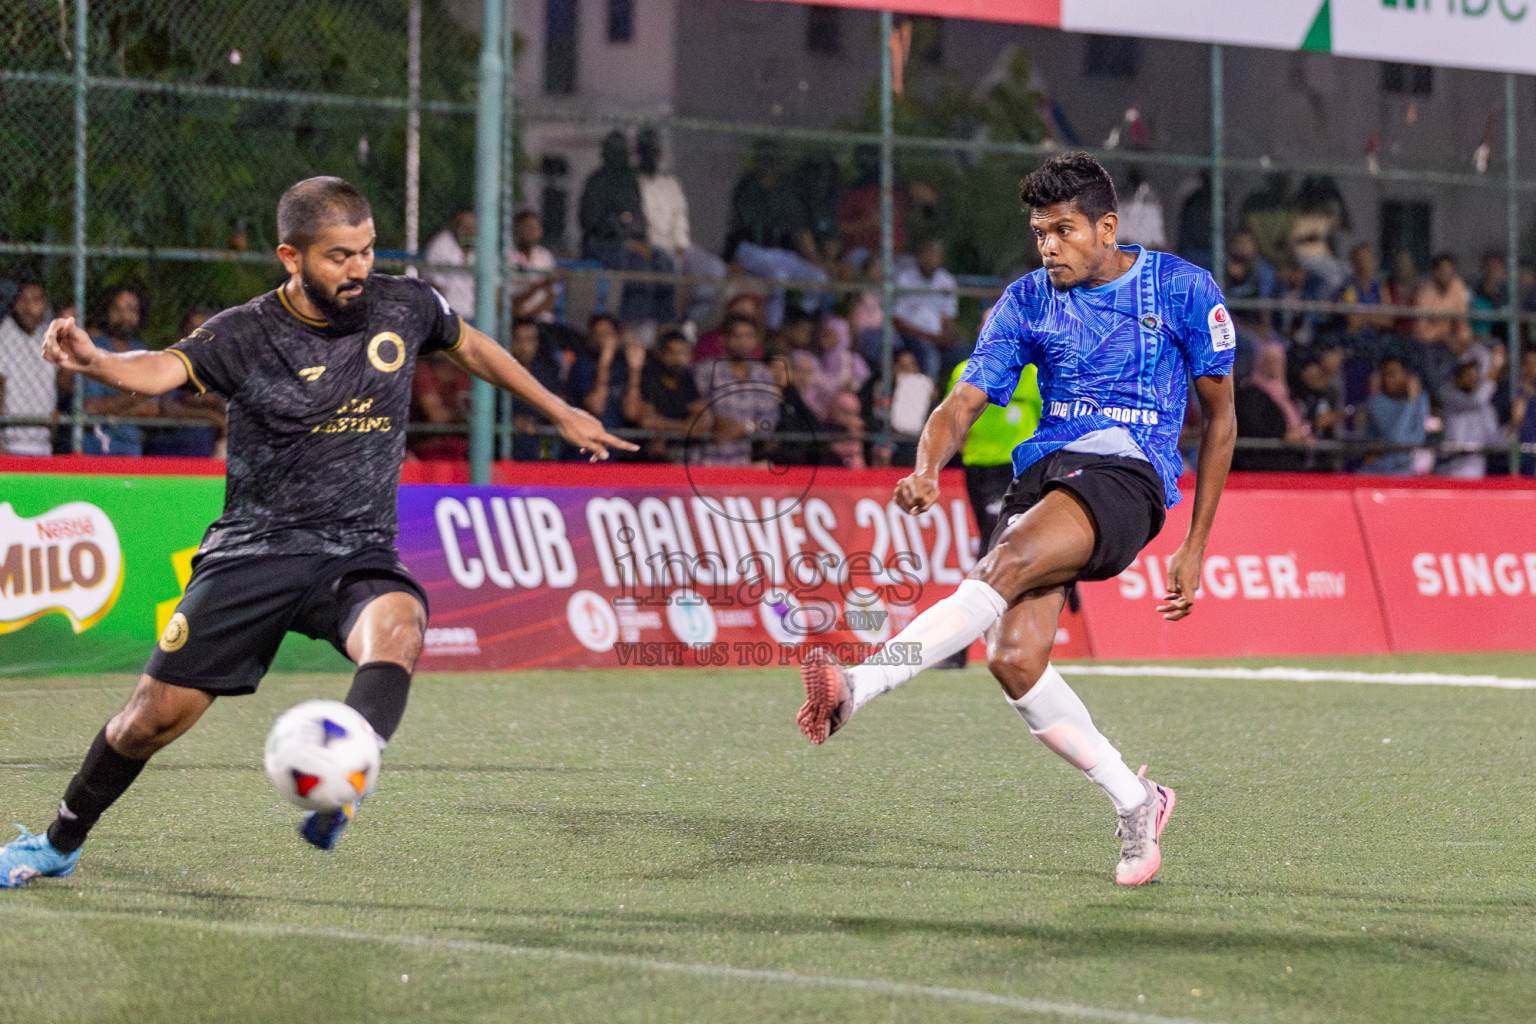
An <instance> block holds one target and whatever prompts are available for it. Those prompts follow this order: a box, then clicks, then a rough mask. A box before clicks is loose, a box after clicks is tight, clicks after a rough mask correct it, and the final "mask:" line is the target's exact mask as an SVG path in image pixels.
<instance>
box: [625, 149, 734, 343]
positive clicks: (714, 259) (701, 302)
mask: <svg viewBox="0 0 1536 1024" xmlns="http://www.w3.org/2000/svg"><path fill="white" fill-rule="evenodd" d="M635 160H636V164H637V168H638V170H639V172H640V174H639V178H640V208H641V210H642V211H643V212H644V214H645V232H646V241H647V242H649V243H650V246H651V248H652V249H653V250H655V251H657V252H664V253H667V254H668V255H670V256H671V257H672V262H673V264H674V265H675V266H676V267H677V271H678V273H680V274H687V275H688V276H689V277H712V278H716V279H718V278H722V277H724V276H725V271H726V266H725V261H724V260H722V259H721V258H720V257H718V256H716V255H715V254H714V253H712V252H709V251H708V250H706V249H701V248H699V247H698V246H696V245H694V244H693V232H692V228H691V226H690V224H689V219H688V198H687V197H686V196H685V195H683V185H682V182H680V181H678V180H677V175H675V174H672V173H671V172H669V171H664V170H662V164H661V139H660V137H658V136H657V134H656V129H654V128H642V129H640V131H639V133H638V134H637V135H636V136H635ZM683 291H684V293H685V294H686V296H687V298H686V299H685V300H684V301H683V315H684V318H685V319H688V320H693V321H695V322H697V321H699V320H702V319H703V318H704V316H705V315H706V314H707V313H708V312H709V308H710V306H711V305H712V304H713V303H714V301H715V296H716V294H717V293H718V292H719V288H718V287H717V286H715V285H708V284H692V285H684V286H683ZM668 319H670V317H669V318H668Z"/></svg>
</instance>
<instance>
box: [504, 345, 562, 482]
mask: <svg viewBox="0 0 1536 1024" xmlns="http://www.w3.org/2000/svg"><path fill="white" fill-rule="evenodd" d="M545 330H546V328H544V327H542V326H541V325H540V324H539V322H538V321H535V320H527V319H519V320H515V321H513V323H512V345H511V350H512V358H514V359H516V360H517V361H518V362H520V363H522V364H523V366H524V368H526V369H527V370H528V372H529V373H531V374H533V376H534V379H535V380H537V381H538V382H539V383H540V384H542V385H544V387H545V388H547V389H548V390H550V391H552V392H554V393H555V394H559V393H560V392H561V391H562V390H563V389H564V385H563V384H562V383H561V381H560V369H561V366H560V360H559V359H558V358H557V357H556V355H555V353H554V346H553V345H551V344H550V342H549V341H548V339H547V338H546V337H545V333H544V332H545ZM547 426H550V422H549V420H548V419H546V418H545V416H544V414H543V413H541V412H539V411H538V410H537V409H535V408H533V406H531V405H529V404H528V403H527V402H526V401H524V400H522V399H520V398H518V397H517V396H516V395H513V396H512V458H513V459H515V460H517V461H518V462H536V461H538V460H540V459H558V458H560V452H561V448H562V442H561V440H560V438H559V437H556V436H553V435H550V434H540V433H539V428H540V427H547Z"/></svg>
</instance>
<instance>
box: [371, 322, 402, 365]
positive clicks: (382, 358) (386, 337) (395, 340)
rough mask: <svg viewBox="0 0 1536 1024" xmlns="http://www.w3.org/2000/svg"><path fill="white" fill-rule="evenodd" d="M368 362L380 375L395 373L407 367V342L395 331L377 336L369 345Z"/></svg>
mask: <svg viewBox="0 0 1536 1024" xmlns="http://www.w3.org/2000/svg"><path fill="white" fill-rule="evenodd" d="M368 361H369V362H370V363H372V364H373V368H374V369H375V370H378V371H379V372H380V373H394V372H395V371H396V370H398V369H400V367H402V366H404V365H405V342H404V341H403V340H401V338H400V335H398V334H396V333H395V332H394V331H384V332H383V333H382V334H375V335H374V336H373V340H372V341H370V342H369V343H368Z"/></svg>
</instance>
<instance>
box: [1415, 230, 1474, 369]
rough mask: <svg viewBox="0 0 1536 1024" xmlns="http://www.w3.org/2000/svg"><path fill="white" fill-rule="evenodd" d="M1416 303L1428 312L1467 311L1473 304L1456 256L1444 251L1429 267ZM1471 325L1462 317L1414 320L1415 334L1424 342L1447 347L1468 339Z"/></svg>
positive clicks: (1416, 297)
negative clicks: (1427, 275)
mask: <svg viewBox="0 0 1536 1024" xmlns="http://www.w3.org/2000/svg"><path fill="white" fill-rule="evenodd" d="M1413 304H1414V306H1416V307H1417V308H1419V309H1422V310H1424V311H1425V312H1428V313H1466V312H1467V311H1468V310H1469V309H1471V306H1472V293H1471V292H1470V291H1468V289H1467V283H1466V282H1465V281H1463V280H1462V279H1461V272H1460V271H1459V270H1457V269H1456V257H1455V256H1453V255H1452V254H1451V253H1448V252H1443V253H1441V254H1440V255H1438V256H1436V257H1435V261H1434V263H1433V264H1432V265H1431V266H1430V271H1429V280H1427V281H1425V282H1424V283H1423V284H1421V285H1420V286H1419V289H1418V291H1417V292H1415V293H1414V297H1413ZM1471 335H1472V325H1471V324H1470V323H1468V322H1467V320H1466V319H1464V318H1462V317H1435V318H1433V319H1430V318H1423V319H1419V320H1416V321H1415V322H1414V329H1413V336H1414V337H1415V338H1416V339H1418V340H1419V341H1420V342H1422V343H1424V344H1425V345H1439V346H1442V347H1448V346H1449V345H1451V344H1453V343H1454V342H1455V341H1458V340H1461V339H1463V338H1469V337H1471Z"/></svg>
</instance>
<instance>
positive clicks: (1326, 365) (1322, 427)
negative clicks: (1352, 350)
mask: <svg viewBox="0 0 1536 1024" xmlns="http://www.w3.org/2000/svg"><path fill="white" fill-rule="evenodd" d="M1296 356H1297V358H1296V360H1295V363H1296V366H1297V367H1298V369H1297V372H1296V381H1295V384H1294V385H1293V386H1292V388H1291V396H1292V400H1293V401H1294V402H1295V405H1296V410H1297V412H1299V413H1300V414H1301V419H1302V421H1303V422H1304V423H1306V424H1307V426H1308V427H1309V428H1310V432H1311V435H1312V436H1313V437H1317V438H1327V439H1330V440H1337V439H1338V437H1339V434H1340V432H1341V431H1342V430H1343V429H1345V428H1346V427H1347V426H1348V419H1349V412H1348V407H1347V406H1346V405H1345V403H1344V389H1343V387H1342V386H1341V382H1340V380H1339V370H1340V368H1341V367H1342V365H1343V362H1344V350H1343V349H1340V348H1327V349H1301V350H1299V351H1298V352H1297V353H1296Z"/></svg>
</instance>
